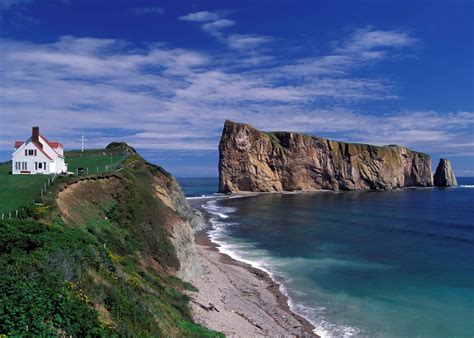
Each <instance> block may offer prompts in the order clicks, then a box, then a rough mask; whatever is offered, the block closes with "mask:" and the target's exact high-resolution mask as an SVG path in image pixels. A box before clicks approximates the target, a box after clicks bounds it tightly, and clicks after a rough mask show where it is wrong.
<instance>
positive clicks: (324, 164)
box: [219, 121, 433, 193]
mask: <svg viewBox="0 0 474 338" xmlns="http://www.w3.org/2000/svg"><path fill="white" fill-rule="evenodd" d="M432 185H433V175H432V170H431V157H430V156H429V155H427V154H423V153H420V152H416V151H412V150H410V149H407V148H405V147H401V146H395V145H390V146H382V147H378V146H373V145H368V144H354V143H345V142H338V141H332V140H328V139H325V138H321V137H314V136H308V135H303V134H298V133H293V132H272V133H269V132H261V131H258V130H257V129H255V128H253V127H252V126H250V125H248V124H242V123H236V122H232V121H226V122H225V125H224V130H223V132H222V138H221V141H220V144H219V191H220V192H224V193H229V192H230V193H235V192H239V191H258V192H271V191H294V190H317V189H327V190H358V189H359V190H378V189H392V188H402V187H412V186H421V187H423V186H432Z"/></svg>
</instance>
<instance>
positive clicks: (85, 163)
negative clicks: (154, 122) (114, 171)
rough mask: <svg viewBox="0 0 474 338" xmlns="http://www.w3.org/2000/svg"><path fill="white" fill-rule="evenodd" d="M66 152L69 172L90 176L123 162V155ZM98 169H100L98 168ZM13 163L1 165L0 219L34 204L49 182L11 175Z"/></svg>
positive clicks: (41, 178) (46, 177) (33, 177)
mask: <svg viewBox="0 0 474 338" xmlns="http://www.w3.org/2000/svg"><path fill="white" fill-rule="evenodd" d="M70 155H71V157H68V152H66V154H65V156H66V163H67V164H68V171H71V172H76V169H77V168H84V171H85V172H87V171H86V170H87V168H89V174H95V173H97V172H99V173H101V172H105V171H106V165H110V164H115V163H117V162H120V161H122V160H123V159H124V158H125V157H124V156H123V155H113V156H107V155H103V151H102V152H99V151H90V152H89V151H85V152H84V153H81V152H70ZM97 167H98V168H97ZM10 171H11V163H8V164H4V165H0V217H1V214H2V213H4V214H6V215H7V214H8V213H9V212H14V211H15V210H16V209H19V208H21V207H23V206H25V205H27V204H28V203H33V202H34V201H35V199H37V198H38V197H39V195H40V191H41V188H42V187H43V186H44V183H45V182H47V181H48V178H49V176H48V175H10V174H9V172H10Z"/></svg>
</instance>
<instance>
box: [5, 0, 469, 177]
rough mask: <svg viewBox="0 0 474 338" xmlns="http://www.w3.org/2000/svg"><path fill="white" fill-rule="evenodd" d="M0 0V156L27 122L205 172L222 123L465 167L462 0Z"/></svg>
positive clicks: (71, 139)
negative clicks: (411, 152) (414, 153)
mask: <svg viewBox="0 0 474 338" xmlns="http://www.w3.org/2000/svg"><path fill="white" fill-rule="evenodd" d="M414 2H415V1H408V0H398V1H395V0H394V1H391V0H357V1H355V0H345V1H342V0H325V1H322V0H308V1H291V0H285V1H276V0H271V1H270V0H261V1H255V0H252V1H246V0H239V1H136V0H134V1H132V0H129V1H121V0H115V1H109V0H95V1H92V0H41V1H40V0H0V160H6V159H8V158H9V156H10V153H11V149H12V146H13V143H14V141H15V140H17V139H19V140H21V139H24V138H26V137H27V136H28V135H29V134H30V132H31V131H30V130H31V126H32V125H39V126H40V128H41V130H42V133H44V134H45V135H46V136H48V137H49V138H50V139H57V140H59V141H62V142H63V143H64V144H65V145H66V147H67V148H70V149H72V148H78V147H80V142H79V138H80V135H81V133H84V134H85V137H86V138H87V143H86V145H87V147H90V148H95V147H102V146H105V145H106V144H107V143H108V142H110V141H113V140H123V141H126V142H129V143H130V144H131V145H133V146H134V147H136V148H137V149H139V150H141V151H142V153H143V154H144V155H145V156H146V157H147V158H148V159H150V160H151V161H153V162H155V163H158V164H160V165H162V166H164V167H165V168H167V169H168V170H170V171H171V172H172V173H174V174H175V175H177V176H216V175H217V160H218V153H217V145H218V142H219V138H220V133H221V130H222V126H223V123H224V121H225V120H226V119H232V120H236V121H241V122H246V123H250V124H253V125H254V126H255V127H257V128H260V129H264V130H291V131H299V132H305V133H310V134H314V135H319V136H323V137H329V138H333V139H337V140H344V141H353V142H363V143H373V144H379V145H382V144H394V143H396V144H401V145H405V146H408V147H410V148H413V149H416V150H420V151H423V152H428V153H430V154H431V155H432V156H433V162H435V163H437V161H438V159H439V157H441V156H442V157H448V158H450V159H451V160H452V161H453V163H454V168H455V171H456V174H457V175H459V176H474V136H473V134H474V102H473V97H474V94H473V93H474V85H473V78H474V66H473V60H474V55H473V54H474V53H473V48H474V43H473V41H474V33H473V31H474V29H473V10H474V6H473V2H472V1H471V0H465V1H464V0H451V1H449V2H448V1H441V0H440V1H437V0H419V1H416V4H414Z"/></svg>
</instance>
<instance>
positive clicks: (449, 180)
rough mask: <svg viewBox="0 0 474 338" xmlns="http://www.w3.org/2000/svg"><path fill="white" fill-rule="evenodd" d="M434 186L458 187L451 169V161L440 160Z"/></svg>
mask: <svg viewBox="0 0 474 338" xmlns="http://www.w3.org/2000/svg"><path fill="white" fill-rule="evenodd" d="M434 185H436V186H438V187H452V186H456V185H458V182H457V180H456V177H455V176H454V173H453V168H452V167H451V161H450V160H447V159H444V158H442V159H440V160H439V163H438V167H437V168H436V172H435V175H434Z"/></svg>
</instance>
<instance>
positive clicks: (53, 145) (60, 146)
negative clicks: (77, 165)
mask: <svg viewBox="0 0 474 338" xmlns="http://www.w3.org/2000/svg"><path fill="white" fill-rule="evenodd" d="M48 144H49V146H50V147H51V148H64V146H63V145H62V143H60V142H55V141H54V142H53V141H52V142H49V141H48Z"/></svg>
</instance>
